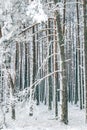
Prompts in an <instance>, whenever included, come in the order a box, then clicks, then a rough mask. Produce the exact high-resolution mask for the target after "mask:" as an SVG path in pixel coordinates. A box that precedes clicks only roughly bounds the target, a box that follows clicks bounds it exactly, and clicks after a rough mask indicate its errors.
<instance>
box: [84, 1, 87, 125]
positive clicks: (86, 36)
mask: <svg viewBox="0 0 87 130" xmlns="http://www.w3.org/2000/svg"><path fill="white" fill-rule="evenodd" d="M83 9H84V44H85V71H86V72H85V84H86V88H85V89H86V95H85V96H86V98H85V99H86V106H85V107H86V123H87V0H83Z"/></svg>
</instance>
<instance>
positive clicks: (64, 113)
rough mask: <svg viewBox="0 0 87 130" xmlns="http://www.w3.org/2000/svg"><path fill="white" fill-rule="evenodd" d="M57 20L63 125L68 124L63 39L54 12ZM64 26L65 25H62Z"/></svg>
mask: <svg viewBox="0 0 87 130" xmlns="http://www.w3.org/2000/svg"><path fill="white" fill-rule="evenodd" d="M54 2H55V4H57V3H58V0H54ZM55 15H56V20H57V31H58V38H59V46H60V53H61V59H62V64H61V66H62V115H61V121H62V122H63V123H65V124H67V123H68V103H67V81H66V63H65V53H64V39H63V32H62V27H61V20H60V14H59V12H58V11H56V12H55ZM63 24H65V23H63Z"/></svg>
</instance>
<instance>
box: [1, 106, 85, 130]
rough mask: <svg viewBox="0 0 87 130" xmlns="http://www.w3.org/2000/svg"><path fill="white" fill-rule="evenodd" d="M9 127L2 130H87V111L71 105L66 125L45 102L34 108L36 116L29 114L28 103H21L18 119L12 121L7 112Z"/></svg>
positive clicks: (17, 110) (17, 114)
mask: <svg viewBox="0 0 87 130" xmlns="http://www.w3.org/2000/svg"><path fill="white" fill-rule="evenodd" d="M6 124H7V128H3V129H2V130H87V125H86V124H85V111H84V110H79V108H78V107H76V106H72V105H69V123H68V125H64V124H63V123H62V122H61V121H60V120H59V119H58V120H55V118H54V117H53V112H52V111H48V110H47V107H46V106H44V105H43V104H41V105H39V106H36V107H35V108H34V116H32V117H30V116H29V108H28V105H26V107H23V106H21V107H20V105H19V107H18V108H17V109H16V120H15V121H12V120H11V117H10V115H9V113H7V114H6Z"/></svg>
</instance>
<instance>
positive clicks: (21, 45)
mask: <svg viewBox="0 0 87 130" xmlns="http://www.w3.org/2000/svg"><path fill="white" fill-rule="evenodd" d="M22 50H23V44H22V43H20V90H22V89H23V88H22V87H23V84H22V58H23V51H22Z"/></svg>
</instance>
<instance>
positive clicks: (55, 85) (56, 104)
mask: <svg viewBox="0 0 87 130" xmlns="http://www.w3.org/2000/svg"><path fill="white" fill-rule="evenodd" d="M54 29H55V30H54V49H53V51H54V105H55V117H58V92H57V89H58V82H57V81H58V73H57V72H56V73H55V71H57V70H58V67H57V30H56V19H54Z"/></svg>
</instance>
